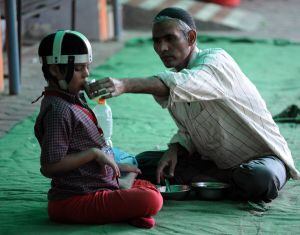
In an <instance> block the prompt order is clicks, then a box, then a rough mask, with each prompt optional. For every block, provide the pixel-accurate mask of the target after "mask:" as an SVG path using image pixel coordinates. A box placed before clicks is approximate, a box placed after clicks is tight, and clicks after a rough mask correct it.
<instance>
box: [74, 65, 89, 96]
mask: <svg viewBox="0 0 300 235" xmlns="http://www.w3.org/2000/svg"><path fill="white" fill-rule="evenodd" d="M89 74H90V73H89V64H88V63H85V64H75V66H74V74H73V78H72V79H71V81H70V82H69V92H70V93H72V94H77V93H78V92H79V91H80V90H83V89H84V82H85V79H86V78H87V77H88V76H89Z"/></svg>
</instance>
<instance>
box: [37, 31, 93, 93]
mask: <svg viewBox="0 0 300 235" xmlns="http://www.w3.org/2000/svg"><path fill="white" fill-rule="evenodd" d="M39 57H40V62H41V63H43V65H50V64H57V65H67V74H66V77H65V81H63V83H65V84H59V85H60V86H61V88H63V89H66V87H67V84H68V83H69V82H70V81H71V79H72V77H73V72H74V64H78V63H91V62H92V60H93V56H92V47H91V44H90V42H89V40H88V39H87V38H86V37H85V36H84V35H83V34H82V33H79V32H77V31H72V30H58V31H57V32H56V33H53V34H50V35H48V36H46V37H45V38H43V39H42V41H41V43H40V46H39ZM43 67H44V66H43ZM43 72H44V74H45V69H44V68H43ZM45 77H46V79H47V76H46V74H45ZM48 77H49V75H48Z"/></svg>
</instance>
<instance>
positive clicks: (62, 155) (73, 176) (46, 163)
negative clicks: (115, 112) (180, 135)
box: [34, 30, 162, 228]
mask: <svg viewBox="0 0 300 235" xmlns="http://www.w3.org/2000/svg"><path fill="white" fill-rule="evenodd" d="M39 56H40V59H41V61H42V70H43V73H44V77H45V79H46V81H47V82H48V86H47V87H46V88H45V91H44V92H43V95H44V98H43V100H42V103H41V109H40V113H39V115H38V117H37V120H36V124H35V127H34V130H35V135H36V138H37V139H38V141H39V144H40V147H41V173H42V174H43V175H44V176H46V177H48V178H51V179H52V181H51V188H50V190H49V192H48V200H49V202H48V214H49V217H50V219H51V220H53V221H58V222H66V223H88V224H90V223H96V224H105V223H112V222H120V221H127V222H129V223H130V224H132V225H134V226H137V227H144V228H151V227H153V226H154V224H155V221H154V219H153V218H152V216H153V215H155V214H156V213H157V212H158V211H159V210H160V209H161V207H162V197H161V195H160V193H159V192H158V191H157V189H156V188H155V186H154V185H152V184H151V183H149V182H147V181H141V180H137V181H135V182H134V178H135V176H136V175H137V173H139V169H138V168H135V167H127V168H126V169H125V168H124V171H127V172H130V174H129V175H130V176H131V178H130V179H129V182H130V185H131V184H133V185H132V187H131V188H129V189H124V190H121V189H120V187H119V184H118V180H117V179H118V177H119V176H120V171H122V170H123V169H122V167H123V166H122V167H121V166H120V169H119V166H118V165H117V164H116V163H115V161H114V159H113V153H112V150H111V148H110V147H109V146H107V145H106V143H105V140H104V138H103V132H102V130H101V128H97V120H96V118H95V115H94V114H93V112H92V111H91V110H90V109H89V107H88V106H87V105H86V104H85V103H84V102H83V101H82V100H81V99H80V98H79V92H80V91H81V90H83V87H84V83H85V81H86V78H87V77H88V76H89V64H90V63H91V62H92V49H91V45H90V43H89V41H88V39H87V38H86V37H85V36H84V35H83V34H81V33H79V32H76V31H70V30H60V31H57V32H56V33H53V34H50V35H48V36H46V37H45V38H44V39H42V41H41V43H40V46H39Z"/></svg>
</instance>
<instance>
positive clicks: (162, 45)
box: [159, 41, 169, 52]
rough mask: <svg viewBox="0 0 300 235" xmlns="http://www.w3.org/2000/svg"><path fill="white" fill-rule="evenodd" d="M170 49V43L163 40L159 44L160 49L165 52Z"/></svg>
mask: <svg viewBox="0 0 300 235" xmlns="http://www.w3.org/2000/svg"><path fill="white" fill-rule="evenodd" d="M168 49H169V46H168V43H166V42H164V41H162V42H161V43H160V45H159V51H160V52H164V51H167V50H168Z"/></svg>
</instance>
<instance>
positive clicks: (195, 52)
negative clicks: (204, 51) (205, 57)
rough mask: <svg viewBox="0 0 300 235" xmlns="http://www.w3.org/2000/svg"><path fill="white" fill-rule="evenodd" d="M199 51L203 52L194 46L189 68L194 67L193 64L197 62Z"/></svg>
mask: <svg viewBox="0 0 300 235" xmlns="http://www.w3.org/2000/svg"><path fill="white" fill-rule="evenodd" d="M199 52H201V50H200V49H199V48H198V47H196V46H195V48H194V50H193V52H192V55H191V58H190V61H189V63H188V65H187V66H186V68H187V69H190V68H192V67H193V64H194V62H195V60H196V57H197V54H198V53H199Z"/></svg>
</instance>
